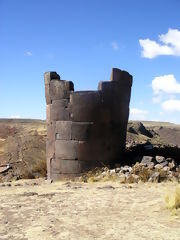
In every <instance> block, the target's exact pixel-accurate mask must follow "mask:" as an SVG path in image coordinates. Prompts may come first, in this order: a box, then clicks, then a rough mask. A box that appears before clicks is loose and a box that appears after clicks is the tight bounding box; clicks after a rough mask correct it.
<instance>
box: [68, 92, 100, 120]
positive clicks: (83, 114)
mask: <svg viewBox="0 0 180 240" xmlns="http://www.w3.org/2000/svg"><path fill="white" fill-rule="evenodd" d="M70 105H71V108H72V113H71V120H72V121H75V122H93V121H95V120H96V119H98V118H99V108H100V107H101V93H100V92H98V91H81V92H74V93H72V94H71V95H70Z"/></svg>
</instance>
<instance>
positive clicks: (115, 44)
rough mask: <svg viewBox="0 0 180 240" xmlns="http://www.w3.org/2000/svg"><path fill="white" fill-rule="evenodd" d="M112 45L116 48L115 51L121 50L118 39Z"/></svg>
mask: <svg viewBox="0 0 180 240" xmlns="http://www.w3.org/2000/svg"><path fill="white" fill-rule="evenodd" d="M111 46H112V49H113V50H115V51H118V50H119V45H118V43H117V42H116V41H113V42H112V43H111Z"/></svg>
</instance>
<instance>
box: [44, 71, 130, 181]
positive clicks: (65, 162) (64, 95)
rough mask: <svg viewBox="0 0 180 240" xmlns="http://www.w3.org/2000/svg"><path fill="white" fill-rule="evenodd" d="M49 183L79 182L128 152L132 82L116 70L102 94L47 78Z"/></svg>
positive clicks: (51, 75) (54, 77)
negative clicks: (67, 178) (71, 178)
mask: <svg viewBox="0 0 180 240" xmlns="http://www.w3.org/2000/svg"><path fill="white" fill-rule="evenodd" d="M44 80H45V95H46V104H47V105H46V116H47V118H46V121H47V144H46V156H47V172H48V178H51V179H53V180H58V179H61V178H62V177H64V176H74V175H78V174H81V173H82V172H84V171H87V170H89V169H92V168H94V167H97V166H102V165H109V164H112V163H114V162H118V161H120V159H121V156H122V153H123V152H124V149H125V141H126V129H127V123H128V117H129V102H130V96H131V86H132V76H131V75H130V74H129V73H128V72H126V71H121V70H120V69H117V68H113V69H112V73H111V79H110V81H103V82H100V83H99V85H98V90H97V91H74V84H73V82H71V81H65V80H61V79H60V76H59V75H58V74H57V73H56V72H46V73H45V74H44Z"/></svg>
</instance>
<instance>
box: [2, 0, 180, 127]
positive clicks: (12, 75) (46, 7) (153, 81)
mask: <svg viewBox="0 0 180 240" xmlns="http://www.w3.org/2000/svg"><path fill="white" fill-rule="evenodd" d="M179 9H180V1H179V0H171V1H170V0H169V1H168V0H167V1H164V0H151V1H144V0H86V1H85V0H38V1H37V0H26V1H25V0H0V11H1V14H0V70H1V71H0V117H1V118H4V117H6V118H8V117H16V118H18V117H20V118H40V119H45V97H44V82H43V73H44V72H45V71H57V72H58V73H59V74H60V75H61V78H62V79H64V80H72V81H73V82H74V84H75V90H84V89H90V90H95V89H97V85H98V82H99V81H100V80H108V79H109V77H110V72H111V68H112V67H117V68H120V69H123V70H127V71H128V72H129V73H131V74H132V75H133V80H134V81H133V88H132V97H131V106H130V119H135V120H156V121H170V122H174V123H179V124H180V17H179Z"/></svg>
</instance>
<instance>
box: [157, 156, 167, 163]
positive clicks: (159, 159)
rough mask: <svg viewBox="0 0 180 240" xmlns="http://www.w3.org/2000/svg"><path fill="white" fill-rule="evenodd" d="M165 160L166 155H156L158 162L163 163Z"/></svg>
mask: <svg viewBox="0 0 180 240" xmlns="http://www.w3.org/2000/svg"><path fill="white" fill-rule="evenodd" d="M164 161H165V157H162V156H156V162H158V163H162V162H164Z"/></svg>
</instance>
